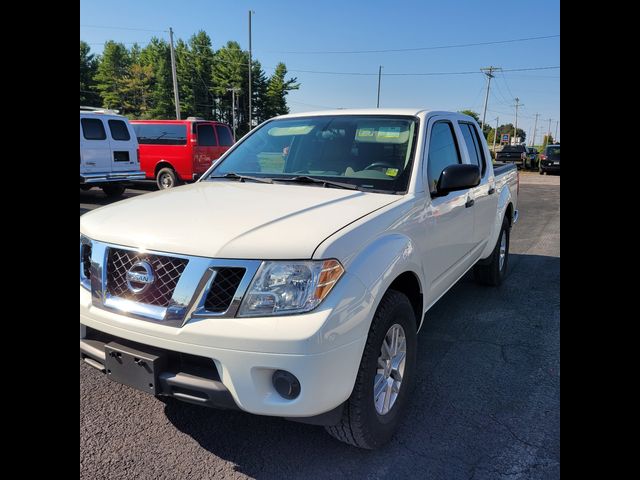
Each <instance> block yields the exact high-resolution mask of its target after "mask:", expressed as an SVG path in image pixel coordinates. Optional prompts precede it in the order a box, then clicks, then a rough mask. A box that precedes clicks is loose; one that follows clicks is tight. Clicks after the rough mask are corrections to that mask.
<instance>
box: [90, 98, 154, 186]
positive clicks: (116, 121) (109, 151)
mask: <svg viewBox="0 0 640 480" xmlns="http://www.w3.org/2000/svg"><path fill="white" fill-rule="evenodd" d="M144 178H145V174H144V172H143V171H142V170H140V158H139V150H138V139H137V138H136V135H135V133H134V131H133V128H132V127H131V125H130V124H129V121H128V120H127V118H126V117H123V116H122V115H118V112H117V111H113V110H105V109H97V108H91V107H80V188H81V189H82V190H89V189H90V188H91V187H100V188H102V190H103V191H104V193H105V194H106V195H107V196H109V197H115V196H119V195H122V194H123V193H124V191H125V188H126V182H129V181H131V180H144Z"/></svg>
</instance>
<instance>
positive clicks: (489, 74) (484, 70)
mask: <svg viewBox="0 0 640 480" xmlns="http://www.w3.org/2000/svg"><path fill="white" fill-rule="evenodd" d="M500 70H502V69H501V68H500V67H494V66H493V65H492V66H490V67H485V68H481V69H480V71H481V72H482V73H484V74H485V75H486V76H487V80H488V81H487V95H486V96H485V97H484V112H483V114H482V124H481V125H480V131H484V121H485V119H486V118H487V104H488V103H489V88H490V87H491V79H492V78H493V77H494V75H493V72H497V71H500Z"/></svg>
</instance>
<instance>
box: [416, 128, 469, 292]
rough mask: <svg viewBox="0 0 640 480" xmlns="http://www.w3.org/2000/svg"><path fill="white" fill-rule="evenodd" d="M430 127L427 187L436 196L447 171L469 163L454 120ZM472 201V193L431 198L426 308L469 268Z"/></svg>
mask: <svg viewBox="0 0 640 480" xmlns="http://www.w3.org/2000/svg"><path fill="white" fill-rule="evenodd" d="M428 127H429V129H430V131H429V132H428V135H427V145H426V150H425V151H426V158H425V159H424V161H426V169H425V170H426V177H427V178H426V179H425V180H426V182H425V185H427V190H430V191H431V192H433V191H435V186H436V185H437V182H438V179H439V178H440V174H441V173H442V170H443V169H444V168H445V167H447V166H448V165H451V164H455V163H467V161H463V160H466V158H464V157H463V156H462V155H461V149H460V140H459V138H458V135H457V133H456V129H455V126H454V123H453V122H452V121H451V120H448V119H443V118H441V117H434V118H433V119H432V120H431V122H430V125H429V126H428ZM426 194H427V195H429V193H426ZM470 199H471V192H470V190H469V189H467V190H461V191H457V192H450V193H449V194H447V195H445V196H443V197H432V199H431V202H430V203H429V204H428V206H427V207H426V208H427V211H426V219H427V222H426V228H427V231H426V232H425V235H426V236H425V245H424V248H425V257H426V258H425V263H424V264H425V265H426V269H427V271H425V274H426V276H427V278H428V279H429V283H430V287H429V292H428V294H427V304H431V303H432V302H434V301H435V300H437V299H438V298H439V297H440V295H442V294H443V293H444V292H445V291H446V289H447V287H448V286H449V285H451V283H452V282H454V281H455V280H456V279H457V278H458V277H459V276H460V275H462V274H463V273H464V271H465V270H466V269H467V268H468V267H469V265H470V259H469V257H470V255H469V254H470V252H471V250H472V249H473V223H474V209H473V208H470V207H471V206H472V205H471V204H470V202H469V200H470Z"/></svg>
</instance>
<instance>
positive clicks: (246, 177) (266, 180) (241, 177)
mask: <svg viewBox="0 0 640 480" xmlns="http://www.w3.org/2000/svg"><path fill="white" fill-rule="evenodd" d="M212 178H228V179H229V180H239V181H241V182H244V181H246V180H251V181H253V182H260V183H273V180H272V179H270V178H260V177H250V176H249V175H238V174H237V173H235V172H229V173H225V174H224V175H216V176H210V177H207V180H210V179H212Z"/></svg>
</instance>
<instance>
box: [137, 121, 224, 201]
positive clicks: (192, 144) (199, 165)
mask: <svg viewBox="0 0 640 480" xmlns="http://www.w3.org/2000/svg"><path fill="white" fill-rule="evenodd" d="M130 123H131V126H132V127H133V130H134V131H135V132H136V137H138V143H139V144H140V168H141V169H142V170H144V172H145V174H146V178H148V179H154V180H155V181H156V182H157V184H158V188H159V189H161V190H162V189H165V188H171V187H173V186H176V185H180V184H181V183H182V182H188V181H193V180H197V179H198V178H199V177H200V175H202V174H203V173H204V172H205V171H206V170H207V169H208V168H209V167H210V166H211V164H212V162H213V161H214V160H217V159H218V158H220V156H221V155H222V154H223V153H224V152H226V151H227V150H229V147H231V145H233V135H232V134H231V129H230V128H229V126H228V125H225V124H224V123H219V122H212V121H208V120H204V119H201V118H197V117H189V118H187V119H186V120H131V122H130Z"/></svg>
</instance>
